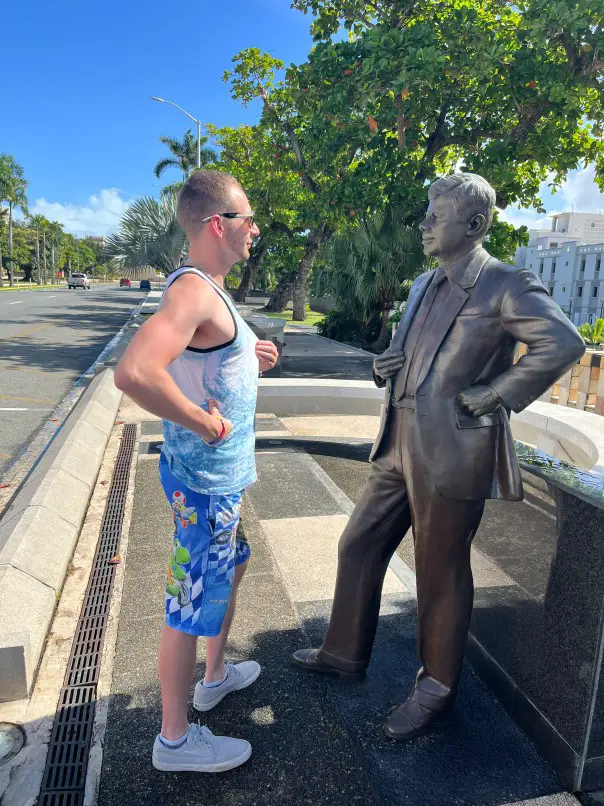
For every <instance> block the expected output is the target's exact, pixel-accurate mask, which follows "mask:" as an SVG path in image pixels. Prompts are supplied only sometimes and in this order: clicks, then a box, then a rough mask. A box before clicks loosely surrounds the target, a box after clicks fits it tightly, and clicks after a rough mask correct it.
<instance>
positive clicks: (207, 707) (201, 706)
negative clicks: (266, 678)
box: [193, 668, 262, 712]
mask: <svg viewBox="0 0 604 806" xmlns="http://www.w3.org/2000/svg"><path fill="white" fill-rule="evenodd" d="M261 671H262V669H261V668H259V669H258V671H257V672H256V674H255V675H252V677H250V678H249V679H248V680H246V681H245V682H244V683H243V684H242V685H240V686H236V687H235V688H230V689H229V690H228V691H224V692H223V693H222V694H221V695H220V696H219V697H217V698H216V699H215V700H212V702H204V703H200V702H197V700H195V698H193V708H195V710H196V711H202V712H205V711H211V710H212V708H215V707H216V706H217V705H218V703H220V702H222V701H223V700H224V698H225V697H228V696H229V694H232V693H233V692H234V691H243V689H244V688H248V686H251V685H252V683H255V682H256V680H258V678H259V677H260V672H261Z"/></svg>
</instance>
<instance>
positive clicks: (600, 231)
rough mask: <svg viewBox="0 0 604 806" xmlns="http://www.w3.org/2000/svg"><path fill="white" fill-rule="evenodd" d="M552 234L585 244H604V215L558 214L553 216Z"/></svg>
mask: <svg viewBox="0 0 604 806" xmlns="http://www.w3.org/2000/svg"><path fill="white" fill-rule="evenodd" d="M552 232H554V233H555V234H556V235H562V236H567V237H568V236H570V237H572V238H573V239H575V240H577V241H580V242H581V243H583V244H587V243H604V214H602V213H558V215H555V216H552Z"/></svg>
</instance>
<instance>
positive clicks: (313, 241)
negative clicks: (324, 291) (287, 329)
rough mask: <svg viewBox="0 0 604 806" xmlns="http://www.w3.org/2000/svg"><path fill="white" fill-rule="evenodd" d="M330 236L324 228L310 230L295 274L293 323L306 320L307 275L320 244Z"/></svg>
mask: <svg viewBox="0 0 604 806" xmlns="http://www.w3.org/2000/svg"><path fill="white" fill-rule="evenodd" d="M330 235H331V233H330V232H328V231H327V230H326V229H325V227H324V226H322V227H320V228H318V229H314V230H311V233H310V235H309V236H308V238H307V239H306V243H305V244H304V253H303V255H302V257H301V258H300V263H299V264H298V271H297V272H296V282H295V285H294V313H293V316H292V320H293V321H294V322H303V321H304V320H305V319H306V292H307V288H306V286H307V285H308V275H309V274H310V270H311V268H312V264H313V263H314V260H315V257H316V256H317V252H318V251H319V248H320V246H321V244H322V243H323V242H324V241H326V240H327V238H329V237H330Z"/></svg>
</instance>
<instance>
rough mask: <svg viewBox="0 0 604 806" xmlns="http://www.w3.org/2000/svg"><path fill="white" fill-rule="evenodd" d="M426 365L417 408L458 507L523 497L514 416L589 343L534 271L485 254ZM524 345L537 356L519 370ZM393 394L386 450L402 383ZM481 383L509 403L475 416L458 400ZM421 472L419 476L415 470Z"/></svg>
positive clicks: (459, 288)
mask: <svg viewBox="0 0 604 806" xmlns="http://www.w3.org/2000/svg"><path fill="white" fill-rule="evenodd" d="M433 274H434V271H429V272H426V273H425V274H422V275H421V276H420V277H418V278H417V280H416V281H415V282H414V284H413V286H412V288H411V291H410V292H409V299H408V302H407V307H406V309H405V314H404V316H403V319H402V321H401V323H400V326H399V328H398V329H397V331H396V333H395V335H394V337H393V339H392V344H391V346H390V349H391V350H392V351H395V352H398V351H402V349H403V347H404V344H405V338H406V336H407V333H408V331H409V326H410V324H411V322H412V320H413V317H414V316H415V315H416V313H417V312H418V310H419V307H420V305H421V302H422V299H423V297H424V294H425V292H426V290H427V288H428V286H429V285H430V282H431V280H432V276H433ZM424 338H427V339H428V340H429V344H428V349H427V350H426V354H425V358H424V361H423V363H422V366H421V370H420V374H419V378H418V384H417V392H416V400H415V411H416V417H417V423H418V428H419V433H420V444H421V450H422V453H423V455H424V458H425V460H426V463H427V467H428V469H429V473H430V476H431V478H432V482H433V484H434V486H435V487H436V489H437V490H438V492H439V493H441V494H442V495H443V496H445V497H446V498H452V499H455V500H461V501H464V500H476V499H485V498H501V499H505V500H509V501H518V500H521V499H522V496H523V491H522V482H521V478H520V469H519V467H518V461H517V459H516V453H515V450H514V442H513V438H512V433H511V430H510V423H509V414H510V410H513V411H516V412H519V411H522V409H524V408H525V407H526V406H528V405H529V404H530V403H532V402H533V401H534V400H536V399H537V398H538V397H540V395H542V394H543V392H545V390H546V389H548V388H549V387H550V386H551V385H552V384H553V383H555V381H556V380H557V379H558V378H559V377H560V376H561V375H562V374H563V373H564V372H565V371H566V370H567V369H568V368H569V367H570V366H572V365H573V364H574V363H575V362H576V361H577V360H578V359H579V358H580V357H581V356H582V355H583V353H584V352H585V344H584V342H583V339H582V338H581V336H580V335H579V333H578V332H577V330H576V328H575V327H574V326H573V325H572V323H571V322H570V321H569V319H568V318H567V317H566V316H565V315H564V314H563V313H562V311H561V310H560V308H559V307H558V305H556V303H555V302H554V301H553V300H552V298H551V297H550V296H549V294H548V293H547V291H546V290H545V288H544V287H543V285H542V283H541V282H540V280H539V279H538V277H537V276H536V275H535V274H533V273H532V272H529V271H526V270H524V269H518V268H517V267H514V266H509V265H506V264H505V263H501V262H500V261H498V260H496V259H495V258H493V257H491V256H490V255H489V254H488V253H487V252H486V251H485V250H484V249H478V250H477V251H475V252H473V253H472V254H471V255H469V256H468V264H467V266H466V268H465V270H464V271H463V272H462V273H461V278H460V279H459V280H458V282H456V283H454V284H453V287H452V291H451V293H450V294H449V296H448V298H447V300H446V301H445V303H444V305H443V306H442V308H441V310H440V312H439V314H438V319H437V321H436V324H435V326H434V328H433V329H432V331H431V332H430V333H428V334H427V335H425V336H424ZM517 342H523V343H524V344H526V345H527V346H528V352H527V354H526V355H524V356H523V357H522V358H520V360H519V361H518V362H517V363H516V364H514V353H515V348H516V344H517ZM374 378H375V381H376V384H377V385H378V386H386V397H385V403H384V410H383V413H382V420H381V424H380V430H379V434H378V437H377V439H376V441H375V444H374V446H373V450H372V452H371V457H370V459H373V458H374V457H375V456H376V454H377V452H378V451H379V449H380V446H381V444H382V441H383V439H384V434H385V430H386V425H387V423H388V418H389V416H390V414H391V406H392V403H391V387H392V384H393V381H394V379H391V380H388V381H383V380H382V379H381V378H379V377H378V376H376V375H374ZM476 384H490V385H491V386H493V387H494V389H495V390H496V391H497V393H498V394H499V396H500V398H501V400H502V401H503V405H502V406H500V407H499V408H498V409H497V410H496V411H494V412H493V413H492V414H486V415H484V416H482V417H477V418H475V417H471V416H470V415H469V414H467V413H464V411H463V410H462V409H461V407H460V404H459V402H458V400H457V396H458V395H459V393H460V392H462V391H464V390H465V389H467V388H468V387H469V386H474V385H476ZM411 472H412V471H411Z"/></svg>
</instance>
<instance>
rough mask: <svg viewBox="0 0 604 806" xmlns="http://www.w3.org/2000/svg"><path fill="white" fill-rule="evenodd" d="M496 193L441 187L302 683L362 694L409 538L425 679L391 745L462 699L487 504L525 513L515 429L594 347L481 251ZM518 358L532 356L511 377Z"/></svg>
mask: <svg viewBox="0 0 604 806" xmlns="http://www.w3.org/2000/svg"><path fill="white" fill-rule="evenodd" d="M494 206H495V191H494V190H493V188H492V187H491V186H490V185H489V184H488V183H487V182H486V181H485V180H484V179H483V178H482V177H480V176H475V175H473V174H456V175H452V176H448V177H446V178H444V179H439V180H438V181H437V182H435V183H434V184H433V185H432V186H431V188H430V191H429V206H428V211H427V214H426V217H425V219H424V221H423V222H422V224H421V225H420V229H421V232H422V238H423V244H424V252H425V253H426V254H427V255H430V256H431V257H433V258H435V259H436V260H437V261H438V268H437V269H436V270H434V271H429V272H426V273H425V274H422V275H421V276H420V277H419V278H418V279H417V280H416V281H415V283H414V284H413V287H412V289H411V292H410V294H409V300H408V303H407V307H406V310H405V315H404V317H403V320H402V322H401V324H400V327H399V329H398V330H397V332H396V334H395V336H394V338H393V340H392V345H391V347H390V349H389V350H387V351H386V352H385V353H384V354H383V355H381V356H379V357H378V358H376V359H375V362H374V378H375V382H376V384H377V385H378V386H380V387H383V386H385V387H386V397H385V405H384V412H383V416H382V422H381V427H380V431H379V435H378V437H377V440H376V442H375V445H374V447H373V450H372V454H371V457H370V459H371V460H372V462H373V464H372V468H371V472H370V475H369V479H368V481H367V484H366V486H365V488H364V491H363V494H362V496H361V500H360V502H359V503H358V505H357V507H356V508H355V511H354V513H353V514H352V517H351V518H350V521H349V523H348V525H347V527H346V529H345V531H344V533H343V535H342V538H341V540H340V545H339V561H338V574H337V581H336V591H335V597H334V603H333V609H332V613H331V620H330V624H329V628H328V631H327V635H326V638H325V641H324V643H323V645H322V647H321V648H320V649H318V650H317V649H310V650H308V649H305V650H300V651H298V652H296V653H295V654H294V662H295V663H296V664H297V665H299V666H302V667H303V668H304V669H307V670H309V671H316V672H324V673H325V672H327V673H332V674H338V675H339V676H340V677H347V678H352V679H360V678H362V677H363V676H364V675H365V670H366V667H367V665H368V663H369V658H370V654H371V649H372V645H373V640H374V636H375V631H376V627H377V621H378V614H379V607H380V596H381V591H382V584H383V581H384V575H385V573H386V569H387V567H388V563H389V561H390V558H391V557H392V554H393V553H394V551H395V550H396V548H397V546H398V545H399V543H400V541H401V540H402V538H403V537H404V535H405V534H406V532H407V531H408V529H409V527H411V528H412V530H413V538H414V547H415V566H416V574H417V609H418V655H419V658H420V661H421V668H420V670H419V673H418V675H417V680H416V682H415V685H414V687H413V689H412V691H411V693H410V695H409V697H408V699H407V700H406V701H405V702H404V703H403V705H401V706H400V707H399V708H398V709H397V710H396V711H395V712H394V713H393V714H392V715H391V716H390V719H389V720H388V723H387V725H386V727H385V732H386V735H387V736H388V737H390V738H392V739H396V740H403V739H410V738H413V737H415V736H418V735H420V734H422V733H425V732H426V731H428V730H429V729H430V728H431V727H432V725H433V723H434V722H435V720H437V719H438V718H439V717H441V716H442V715H443V714H444V713H446V712H447V711H448V710H449V709H450V708H451V706H452V704H453V700H454V698H455V694H456V690H457V685H458V681H459V675H460V671H461V665H462V660H463V654H464V650H465V645H466V639H467V633H468V627H469V623H470V616H471V611H472V604H473V595H474V588H473V581H472V571H471V567H470V547H471V543H472V539H473V537H474V535H475V534H476V530H477V529H478V525H479V523H480V520H481V517H482V513H483V510H484V503H485V499H490V498H500V499H505V500H508V501H518V500H521V499H522V495H523V493H522V484H521V479H520V471H519V468H518V463H517V460H516V455H515V452H514V445H513V440H512V435H511V431H510V425H509V420H508V415H509V413H510V410H514V411H517V412H519V411H522V409H524V408H525V407H526V406H528V405H529V404H530V403H531V402H532V401H533V400H535V399H537V398H538V397H539V396H540V395H541V394H542V393H543V392H544V391H545V390H546V389H548V388H549V387H550V386H551V385H552V384H553V383H554V382H555V381H556V380H557V378H558V377H559V376H560V375H562V374H563V372H565V371H566V370H567V369H568V368H569V367H570V366H571V365H572V364H574V363H575V362H576V361H577V360H578V359H579V358H580V356H581V355H582V354H583V352H584V350H585V345H584V343H583V340H582V339H581V337H580V336H579V334H578V333H577V331H576V330H575V328H574V327H573V325H572V324H571V323H570V322H569V320H568V319H567V318H566V317H565V316H564V314H563V313H562V312H561V310H560V309H559V308H558V306H557V305H556V304H555V303H554V302H553V300H552V299H551V298H550V297H549V296H548V294H547V292H546V291H545V289H544V288H543V285H542V284H541V283H540V281H539V280H538V279H537V277H536V276H535V275H534V274H532V273H531V272H528V271H524V270H519V269H517V268H515V267H514V266H508V265H506V264H504V263H501V262H500V261H498V260H495V259H494V258H492V257H491V256H490V255H489V254H488V253H487V252H486V251H485V250H484V249H483V248H482V241H483V239H484V237H485V235H486V234H487V231H488V229H489V226H490V224H491V221H492V217H493V210H494ZM517 342H524V343H525V344H527V345H528V348H529V350H528V354H527V355H525V356H523V357H522V358H521V359H520V360H519V361H518V363H517V364H514V363H513V361H514V351H515V346H516V343H517Z"/></svg>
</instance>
